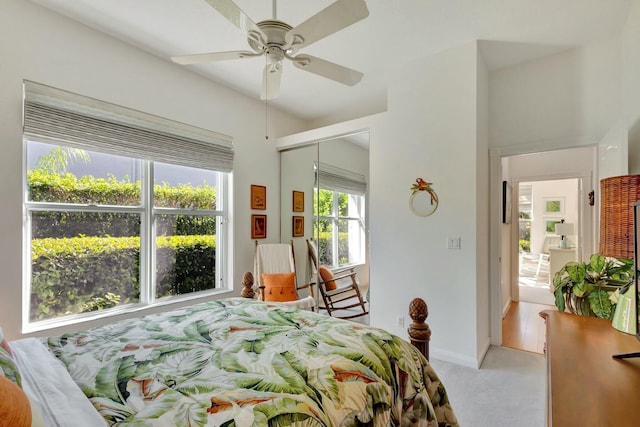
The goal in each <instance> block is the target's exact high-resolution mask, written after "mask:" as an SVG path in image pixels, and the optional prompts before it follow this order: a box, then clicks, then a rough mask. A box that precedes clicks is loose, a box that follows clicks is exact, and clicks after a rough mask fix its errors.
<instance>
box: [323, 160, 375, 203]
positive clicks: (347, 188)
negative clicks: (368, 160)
mask: <svg viewBox="0 0 640 427" xmlns="http://www.w3.org/2000/svg"><path fill="white" fill-rule="evenodd" d="M318 180H319V182H318V183H317V186H318V187H319V188H323V189H326V190H332V191H337V192H339V193H349V194H358V195H364V194H365V193H366V191H367V181H366V179H365V177H364V175H361V174H358V173H354V172H352V171H349V170H346V169H342V168H339V167H337V166H333V165H329V164H326V163H322V162H320V167H319V170H318Z"/></svg>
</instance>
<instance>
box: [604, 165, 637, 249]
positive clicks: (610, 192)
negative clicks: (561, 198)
mask: <svg viewBox="0 0 640 427" xmlns="http://www.w3.org/2000/svg"><path fill="white" fill-rule="evenodd" d="M638 200H640V175H624V176H614V177H611V178H605V179H603V180H601V181H600V248H599V250H598V252H599V253H600V254H601V255H604V256H608V257H615V258H626V259H633V203H634V202H636V201H638Z"/></svg>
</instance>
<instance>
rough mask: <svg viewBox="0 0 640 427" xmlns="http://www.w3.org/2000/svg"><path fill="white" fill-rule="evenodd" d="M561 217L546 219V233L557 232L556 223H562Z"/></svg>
mask: <svg viewBox="0 0 640 427" xmlns="http://www.w3.org/2000/svg"><path fill="white" fill-rule="evenodd" d="M560 222H561V221H560V220H559V219H549V218H545V219H544V232H545V233H546V234H555V233H556V224H560Z"/></svg>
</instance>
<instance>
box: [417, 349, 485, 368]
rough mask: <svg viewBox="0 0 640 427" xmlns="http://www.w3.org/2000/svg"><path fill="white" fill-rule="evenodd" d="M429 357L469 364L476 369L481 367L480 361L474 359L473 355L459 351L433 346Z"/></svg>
mask: <svg viewBox="0 0 640 427" xmlns="http://www.w3.org/2000/svg"><path fill="white" fill-rule="evenodd" d="M429 357H430V358H433V359H438V360H441V361H443V362H450V363H455V364H456V365H462V366H467V367H469V368H474V369H478V368H479V367H480V363H479V362H478V360H476V359H474V358H473V357H469V356H464V355H461V354H459V353H454V352H451V351H447V350H441V349H437V348H433V347H431V348H430V349H429ZM483 357H484V356H483Z"/></svg>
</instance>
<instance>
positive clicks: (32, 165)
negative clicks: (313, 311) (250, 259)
mask: <svg viewBox="0 0 640 427" xmlns="http://www.w3.org/2000/svg"><path fill="white" fill-rule="evenodd" d="M43 93H45V94H46V95H47V96H46V97H44V98H45V99H46V102H44V101H43V97H42V94H43ZM70 98H71V99H72V100H73V103H72V111H71V112H70V111H69V110H68V108H67V107H68V105H67V103H68V102H69V99H70ZM61 100H64V101H66V102H65V103H64V104H63V103H62V102H61ZM59 101H60V102H59ZM88 103H91V105H90V107H89V106H88V105H87V104H88ZM98 103H99V101H95V100H85V99H84V98H82V97H79V96H78V95H74V94H69V93H68V92H63V91H59V90H57V89H53V88H48V87H45V86H41V85H38V84H35V83H31V82H25V132H24V139H25V147H26V156H25V157H26V168H25V171H26V173H25V181H24V182H25V242H26V245H25V247H26V251H27V253H26V256H25V259H26V262H25V264H26V265H25V267H26V269H27V270H28V272H29V274H28V275H27V277H28V281H27V282H28V283H27V289H26V292H25V294H26V295H28V296H29V297H28V300H27V301H25V306H26V310H25V312H26V313H28V315H27V317H26V319H25V322H26V323H34V322H42V323H43V324H45V325H46V324H47V323H51V322H54V321H58V320H61V319H64V320H65V321H66V320H69V321H72V320H74V319H76V318H78V317H80V318H84V317H92V316H93V315H92V313H93V314H95V312H96V311H101V312H104V310H111V311H112V312H113V313H115V312H118V311H119V308H121V307H123V306H125V305H127V306H131V305H135V306H148V305H153V304H155V303H158V302H162V301H167V300H170V299H180V298H186V297H192V296H197V295H207V294H210V293H211V292H213V291H215V290H218V289H225V288H226V286H225V283H229V281H228V280H227V279H226V273H227V271H226V270H227V268H226V266H229V265H230V264H231V263H230V260H229V259H228V257H227V251H226V248H227V246H228V244H227V241H226V236H227V235H228V233H227V232H226V231H227V230H226V228H225V227H226V221H225V219H226V216H227V214H228V213H227V211H228V209H227V203H226V194H228V191H227V186H228V181H229V179H228V177H229V172H230V166H231V164H232V159H233V157H232V152H231V149H230V144H229V145H225V144H223V143H211V142H207V141H204V143H202V142H201V141H198V140H196V139H195V138H194V139H191V138H192V137H193V133H194V132H195V133H196V137H199V139H200V140H201V139H203V136H204V134H203V132H206V131H204V130H201V129H197V130H196V131H193V132H191V135H189V138H186V137H185V135H187V133H188V132H189V131H190V129H188V127H187V126H186V125H181V124H176V123H173V122H169V121H162V120H164V119H160V118H157V117H155V116H150V118H149V120H151V121H153V123H152V124H151V125H152V126H153V127H154V128H157V127H164V128H163V129H161V131H162V133H161V134H160V133H159V132H158V133H157V134H155V133H154V130H149V129H148V127H145V126H144V125H146V124H147V122H146V121H145V120H144V119H145V117H143V116H141V114H142V113H139V112H133V111H131V112H130V111H128V110H126V109H123V108H122V107H117V106H113V105H111V104H106V103H99V104H98ZM52 104H53V108H52ZM96 105H97V106H98V107H99V108H96ZM96 110H99V111H100V113H99V114H98V113H96ZM105 110H109V112H110V115H109V117H108V120H106V119H105V116H106V114H104V113H103V112H104V111H105ZM114 111H115V115H116V118H114ZM97 115H98V116H100V117H96V116H97ZM118 115H121V116H123V117H125V119H124V120H128V119H130V118H131V117H132V116H136V115H137V116H136V117H135V121H136V123H134V124H133V125H132V124H131V123H127V126H126V128H125V127H123V126H122V123H121V122H119V121H118V120H117V116H118ZM45 116H46V117H45ZM63 116H64V117H63ZM43 117H44V120H43ZM47 117H51V118H52V119H51V120H50V121H49V122H47ZM96 122H98V124H97V125H96ZM54 125H55V126H54ZM96 126H98V128H96ZM114 128H117V129H114ZM167 128H169V130H167ZM171 131H174V132H175V133H179V135H172V134H171ZM114 132H117V133H114ZM114 135H115V136H114ZM215 136H216V137H218V135H217V134H216V135H215ZM174 137H175V139H174ZM172 144H175V145H172ZM167 146H168V147H169V149H167ZM163 150H164V151H165V152H163ZM194 152H196V153H199V154H197V155H196V156H193V153H194ZM211 153H213V161H208V160H205V161H204V162H203V161H202V158H203V157H207V156H209V157H210V156H211ZM216 154H217V155H216Z"/></svg>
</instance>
